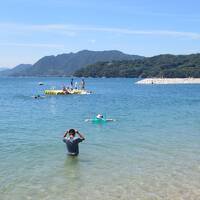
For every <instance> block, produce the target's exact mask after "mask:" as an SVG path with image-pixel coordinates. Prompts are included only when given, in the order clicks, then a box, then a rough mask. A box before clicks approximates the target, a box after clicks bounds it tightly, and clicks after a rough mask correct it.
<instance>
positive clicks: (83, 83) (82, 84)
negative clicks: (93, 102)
mask: <svg viewBox="0 0 200 200" xmlns="http://www.w3.org/2000/svg"><path fill="white" fill-rule="evenodd" d="M81 89H82V90H84V89H85V80H84V79H83V78H82V80H81Z"/></svg>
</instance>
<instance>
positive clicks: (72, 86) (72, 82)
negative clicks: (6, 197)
mask: <svg viewBox="0 0 200 200" xmlns="http://www.w3.org/2000/svg"><path fill="white" fill-rule="evenodd" d="M70 86H71V89H73V88H74V79H73V78H72V79H71V82H70Z"/></svg>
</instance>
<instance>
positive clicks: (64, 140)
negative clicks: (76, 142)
mask: <svg viewBox="0 0 200 200" xmlns="http://www.w3.org/2000/svg"><path fill="white" fill-rule="evenodd" d="M68 133H69V131H66V132H65V134H64V135H63V142H65V143H66V139H65V137H66V136H67V134H68Z"/></svg>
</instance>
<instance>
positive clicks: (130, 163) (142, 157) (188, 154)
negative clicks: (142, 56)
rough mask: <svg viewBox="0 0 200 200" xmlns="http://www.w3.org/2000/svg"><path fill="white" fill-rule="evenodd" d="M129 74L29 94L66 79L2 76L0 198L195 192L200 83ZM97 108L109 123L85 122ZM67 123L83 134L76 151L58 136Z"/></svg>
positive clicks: (192, 195)
mask: <svg viewBox="0 0 200 200" xmlns="http://www.w3.org/2000/svg"><path fill="white" fill-rule="evenodd" d="M134 81H135V80H134V79H92V78H91V79H86V84H87V88H88V89H89V90H92V91H94V94H91V95H74V96H73V95H72V96H70V95H69V96H48V97H46V98H44V99H33V98H31V96H32V95H35V94H42V93H43V90H44V89H45V88H50V87H53V86H54V87H57V88H59V86H62V85H63V84H66V83H69V79H68V78H1V79H0V94H1V95H0V136H1V140H0V152H1V153H0V199H3V200H10V199H15V200H21V199H34V200H35V199H44V200H47V199H55V200H60V199H64V198H65V199H77V200H81V199H88V200H90V199H91V200H93V199H105V200H107V199H109V200H115V199H126V200H127V199H142V200H143V199H144V200H147V199H148V200H150V199H153V200H155V199H169V200H171V199H173V200H176V199H177V200H180V199H185V200H189V199H194V200H198V199H200V189H199V188H200V187H199V186H200V118H199V116H200V86H199V85H135V84H134ZM38 82H44V83H45V85H44V86H39V85H38ZM97 113H103V114H104V115H106V116H107V117H108V118H114V119H116V122H112V123H106V124H92V123H88V122H84V119H87V118H92V117H93V116H95V114H97ZM71 127H74V128H76V129H79V130H80V131H81V132H83V133H84V135H85V136H86V141H85V142H83V143H82V144H80V155H79V157H77V158H71V157H67V156H66V148H65V144H64V143H63V142H62V135H63V133H64V131H65V130H66V129H68V128H71Z"/></svg>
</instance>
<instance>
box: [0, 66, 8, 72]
mask: <svg viewBox="0 0 200 200" xmlns="http://www.w3.org/2000/svg"><path fill="white" fill-rule="evenodd" d="M5 70H9V68H6V67H0V72H1V71H5Z"/></svg>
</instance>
